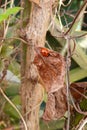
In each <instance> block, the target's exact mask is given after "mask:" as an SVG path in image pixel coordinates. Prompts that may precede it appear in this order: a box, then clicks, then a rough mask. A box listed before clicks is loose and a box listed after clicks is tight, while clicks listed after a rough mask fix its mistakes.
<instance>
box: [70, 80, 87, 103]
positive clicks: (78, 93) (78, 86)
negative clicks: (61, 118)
mask: <svg viewBox="0 0 87 130" xmlns="http://www.w3.org/2000/svg"><path fill="white" fill-rule="evenodd" d="M70 91H71V94H72V96H73V98H74V99H75V101H80V100H81V99H82V98H83V97H85V93H87V82H78V83H72V84H70Z"/></svg>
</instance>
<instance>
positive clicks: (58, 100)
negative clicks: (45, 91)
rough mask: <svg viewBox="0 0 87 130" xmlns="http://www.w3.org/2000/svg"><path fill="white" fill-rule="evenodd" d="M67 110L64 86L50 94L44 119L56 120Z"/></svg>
mask: <svg viewBox="0 0 87 130" xmlns="http://www.w3.org/2000/svg"><path fill="white" fill-rule="evenodd" d="M66 111H67V100H66V87H62V88H61V89H59V90H58V91H56V92H55V93H52V94H50V95H49V96H48V101H47V103H46V108H45V112H44V114H43V119H44V120H45V121H50V120H56V119H59V118H61V117H63V116H64V114H65V112H66Z"/></svg>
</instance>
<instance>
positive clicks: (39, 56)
mask: <svg viewBox="0 0 87 130" xmlns="http://www.w3.org/2000/svg"><path fill="white" fill-rule="evenodd" d="M35 50H36V54H35V59H34V64H35V65H36V66H37V69H38V72H39V75H40V77H41V79H42V81H43V82H44V87H45V90H46V92H47V93H48V100H47V103H46V108H45V112H44V114H43V119H44V120H45V121H50V120H55V119H59V118H61V117H62V116H64V114H65V112H66V110H67V101H66V86H65V85H64V80H65V60H64V57H63V56H61V55H60V54H59V53H57V52H55V51H52V50H49V49H47V48H42V47H37V48H36V49H35Z"/></svg>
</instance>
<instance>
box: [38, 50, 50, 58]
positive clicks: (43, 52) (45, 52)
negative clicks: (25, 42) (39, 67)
mask: <svg viewBox="0 0 87 130" xmlns="http://www.w3.org/2000/svg"><path fill="white" fill-rule="evenodd" d="M40 53H41V54H42V55H43V56H44V57H48V56H49V55H50V53H49V50H48V49H46V48H41V50H40Z"/></svg>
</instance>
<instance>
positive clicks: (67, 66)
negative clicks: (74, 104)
mask: <svg viewBox="0 0 87 130" xmlns="http://www.w3.org/2000/svg"><path fill="white" fill-rule="evenodd" d="M66 40H67V46H68V48H67V56H66V86H67V105H68V120H67V130H69V128H70V103H69V98H70V94H69V93H70V92H69V87H70V80H69V68H70V65H69V60H70V54H69V39H66Z"/></svg>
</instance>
